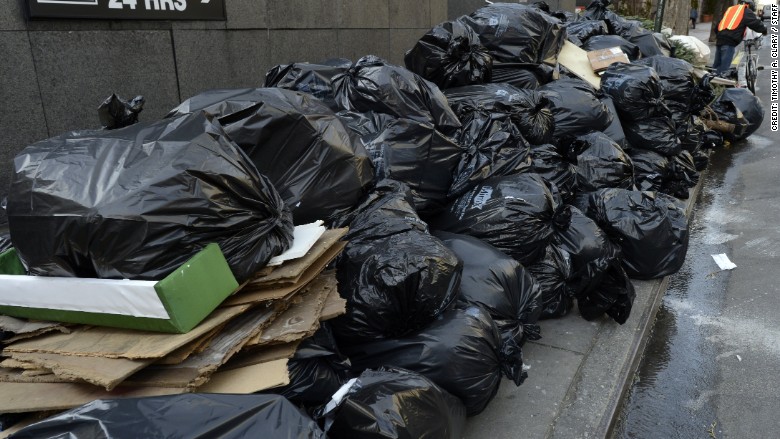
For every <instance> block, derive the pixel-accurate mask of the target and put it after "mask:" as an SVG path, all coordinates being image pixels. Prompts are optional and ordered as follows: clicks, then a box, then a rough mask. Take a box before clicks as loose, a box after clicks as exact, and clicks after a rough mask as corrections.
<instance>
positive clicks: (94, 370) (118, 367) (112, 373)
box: [13, 353, 154, 390]
mask: <svg viewBox="0 0 780 439" xmlns="http://www.w3.org/2000/svg"><path fill="white" fill-rule="evenodd" d="M13 355H14V357H13V358H14V359H17V360H20V361H24V362H27V363H30V364H34V365H36V366H38V367H40V368H43V369H47V370H49V371H51V373H54V374H55V375H56V376H58V377H59V378H62V379H63V380H66V381H70V382H80V381H86V382H88V383H90V384H94V385H96V386H101V387H104V388H105V389H106V390H111V389H113V388H115V387H116V386H117V385H119V384H120V383H121V382H122V381H124V380H125V379H126V378H127V377H129V376H130V375H132V374H134V373H135V372H137V371H139V370H141V369H143V368H144V367H147V366H149V365H150V364H151V363H152V362H153V361H154V360H153V359H145V360H128V359H125V358H101V357H75V356H72V355H57V354H42V353H16V354H13Z"/></svg>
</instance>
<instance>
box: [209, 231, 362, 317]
mask: <svg viewBox="0 0 780 439" xmlns="http://www.w3.org/2000/svg"><path fill="white" fill-rule="evenodd" d="M346 245H347V244H346V243H345V242H336V243H335V244H334V245H333V246H332V247H331V248H329V249H327V250H326V251H325V253H324V254H323V255H321V257H320V258H319V259H318V260H317V261H316V262H315V263H313V264H312V265H310V266H309V268H308V269H306V271H305V272H304V273H303V274H302V275H301V276H300V277H298V281H297V282H296V283H294V284H276V285H266V286H262V287H258V286H257V285H256V284H252V283H250V284H249V285H247V286H246V287H245V288H244V289H243V290H242V291H241V292H240V293H239V294H237V295H234V296H231V297H229V298H227V300H225V302H223V303H222V306H232V305H238V304H247V303H258V302H264V301H269V300H276V299H284V298H287V297H289V296H291V295H293V294H295V293H297V292H298V291H300V290H301V289H302V288H303V287H305V286H306V285H307V284H308V283H309V282H311V281H312V280H314V278H316V277H317V276H318V275H319V274H320V273H321V272H322V270H324V269H325V267H326V266H327V265H328V264H330V263H331V261H333V260H334V259H336V257H337V256H338V255H339V254H340V253H341V252H342V251H343V250H344V247H345V246H346Z"/></svg>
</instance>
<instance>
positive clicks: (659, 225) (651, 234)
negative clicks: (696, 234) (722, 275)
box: [576, 189, 688, 279]
mask: <svg viewBox="0 0 780 439" xmlns="http://www.w3.org/2000/svg"><path fill="white" fill-rule="evenodd" d="M576 207H578V208H579V209H580V210H582V212H583V213H584V214H585V215H587V216H588V217H590V218H591V219H593V220H594V221H596V224H598V225H599V227H601V228H602V229H603V230H604V231H605V232H606V233H607V235H608V236H609V237H610V239H611V240H612V242H615V243H616V244H618V245H619V246H620V249H621V251H622V255H623V267H624V268H625V269H626V272H627V273H628V275H629V276H631V277H632V278H637V279H655V278H659V277H663V276H666V275H669V274H673V273H676V272H677V271H678V270H679V269H680V267H681V266H682V264H683V262H684V261H685V254H686V253H687V251H688V219H687V218H686V216H685V211H684V210H683V209H682V208H681V207H679V206H678V205H677V201H676V200H675V199H674V198H672V197H671V196H669V195H665V194H662V193H659V192H639V191H629V190H625V189H601V190H598V191H596V192H591V193H589V194H582V195H580V196H578V197H577V200H576Z"/></svg>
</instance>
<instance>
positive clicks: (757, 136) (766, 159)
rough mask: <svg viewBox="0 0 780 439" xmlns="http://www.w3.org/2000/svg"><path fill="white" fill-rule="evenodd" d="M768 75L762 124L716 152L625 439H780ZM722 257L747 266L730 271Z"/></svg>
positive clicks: (778, 252) (775, 203)
mask: <svg viewBox="0 0 780 439" xmlns="http://www.w3.org/2000/svg"><path fill="white" fill-rule="evenodd" d="M759 64H765V65H767V64H769V47H768V44H765V46H764V48H763V49H762V50H761V52H760V59H759ZM769 76H770V75H769V71H768V70H765V71H763V72H760V73H759V80H758V90H757V95H758V96H759V97H761V99H762V101H763V103H764V107H765V110H766V114H765V118H764V122H763V124H762V126H761V127H760V128H759V129H758V131H756V133H754V134H753V135H752V136H751V137H749V138H748V139H747V140H746V141H742V142H739V143H737V144H734V145H732V146H731V147H730V148H728V149H724V150H720V151H716V152H715V153H714V155H713V156H711V158H710V160H711V162H710V166H709V168H708V171H707V174H706V176H705V181H704V184H703V187H702V191H701V193H700V195H699V199H698V200H697V204H696V207H695V210H694V214H693V218H692V222H691V237H690V248H689V250H688V255H687V258H686V261H685V265H684V266H683V268H682V270H681V271H680V272H679V273H678V274H676V275H675V276H674V277H673V278H672V280H671V284H670V287H669V290H668V292H667V294H666V296H665V297H664V300H663V304H662V306H661V308H660V310H659V312H658V317H657V321H656V323H655V325H654V329H653V333H652V335H651V338H650V340H649V341H648V345H647V348H646V350H645V355H644V357H643V359H642V362H641V364H640V367H639V370H638V373H637V376H636V378H635V382H634V385H633V387H632V389H631V391H630V393H629V394H628V396H627V398H626V400H625V401H624V407H623V410H622V412H621V414H620V419H619V420H618V422H617V425H616V427H615V429H614V436H613V437H614V438H621V439H624V438H643V439H644V438H659V439H665V438H670V439H672V438H681V439H682V438H686V439H688V438H718V439H720V438H740V439H741V438H779V437H780V264H778V261H779V259H778V257H779V256H780V134H778V133H777V132H772V131H770V123H769V119H770V115H769V105H770V96H769V90H770V83H769ZM720 253H725V254H727V255H728V256H729V258H730V259H731V260H732V262H734V263H735V264H736V265H737V268H736V269H734V270H732V271H719V268H718V266H717V265H716V264H715V262H714V261H713V259H712V256H711V255H714V254H720Z"/></svg>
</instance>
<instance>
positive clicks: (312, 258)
mask: <svg viewBox="0 0 780 439" xmlns="http://www.w3.org/2000/svg"><path fill="white" fill-rule="evenodd" d="M348 231H349V230H348V229H346V228H343V229H331V230H326V231H325V233H324V234H323V235H322V236H321V237H320V239H319V240H317V242H316V243H314V246H313V247H312V248H311V250H309V252H308V253H306V256H304V257H302V258H299V259H294V260H292V261H288V262H285V263H284V264H282V265H281V266H279V267H278V268H276V269H275V270H274V271H273V272H271V274H269V275H267V276H263V277H259V278H255V279H253V280H252V281H251V282H250V283H249V285H248V286H249V287H250V288H256V287H264V286H268V285H278V284H282V285H284V284H287V285H289V284H294V283H298V281H299V280H300V278H301V276H302V275H303V274H304V272H306V270H307V269H308V268H309V267H311V266H312V265H313V264H314V263H315V262H316V261H318V260H319V259H320V258H321V256H323V255H324V254H325V253H326V252H327V251H328V250H329V249H331V248H332V247H333V246H334V245H336V243H337V242H338V240H339V239H341V238H343V237H344V235H346V234H347V232H348ZM320 271H322V270H320Z"/></svg>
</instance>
